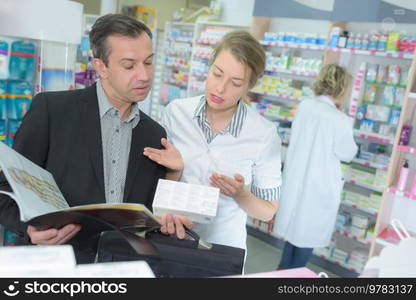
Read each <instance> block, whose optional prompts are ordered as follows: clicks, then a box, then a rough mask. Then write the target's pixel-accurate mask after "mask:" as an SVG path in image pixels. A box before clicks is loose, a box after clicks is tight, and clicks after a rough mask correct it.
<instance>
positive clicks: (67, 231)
mask: <svg viewBox="0 0 416 300" xmlns="http://www.w3.org/2000/svg"><path fill="white" fill-rule="evenodd" d="M80 230H81V226H80V225H76V224H68V225H65V226H64V227H62V228H61V229H55V228H51V229H47V230H38V229H36V228H35V227H33V226H31V225H29V226H28V227H27V234H28V235H29V237H30V241H31V242H32V244H36V245H61V244H64V243H65V242H66V241H68V240H70V239H71V238H72V237H73V236H74V235H76V234H77V233H78V232H79V231H80Z"/></svg>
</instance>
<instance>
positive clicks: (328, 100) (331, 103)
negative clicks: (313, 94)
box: [317, 95, 337, 108]
mask: <svg viewBox="0 0 416 300" xmlns="http://www.w3.org/2000/svg"><path fill="white" fill-rule="evenodd" d="M317 99H318V101H321V102H324V103H327V104H329V105H331V106H332V107H334V108H337V107H336V105H335V103H334V101H332V100H331V98H329V97H328V96H324V95H322V96H318V97H317Z"/></svg>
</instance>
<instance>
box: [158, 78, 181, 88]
mask: <svg viewBox="0 0 416 300" xmlns="http://www.w3.org/2000/svg"><path fill="white" fill-rule="evenodd" d="M162 82H163V83H164V84H170V85H174V86H177V87H180V88H185V89H186V83H185V84H183V83H181V82H179V81H173V80H172V81H171V80H162Z"/></svg>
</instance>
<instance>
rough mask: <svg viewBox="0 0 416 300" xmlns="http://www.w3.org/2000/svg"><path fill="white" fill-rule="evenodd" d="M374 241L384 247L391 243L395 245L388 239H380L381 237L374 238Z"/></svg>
mask: <svg viewBox="0 0 416 300" xmlns="http://www.w3.org/2000/svg"><path fill="white" fill-rule="evenodd" d="M376 243H377V244H379V245H381V246H384V247H386V246H391V245H396V244H394V243H391V242H389V241H386V240H385V239H382V238H377V239H376Z"/></svg>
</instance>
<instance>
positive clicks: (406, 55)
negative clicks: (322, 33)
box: [328, 48, 413, 59]
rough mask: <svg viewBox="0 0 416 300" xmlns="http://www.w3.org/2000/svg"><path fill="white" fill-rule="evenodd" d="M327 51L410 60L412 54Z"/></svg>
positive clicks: (340, 49)
mask: <svg viewBox="0 0 416 300" xmlns="http://www.w3.org/2000/svg"><path fill="white" fill-rule="evenodd" d="M328 50H329V51H333V52H342V53H349V54H356V55H368V56H378V57H387V58H399V59H412V58H413V53H408V52H400V51H375V50H359V49H346V48H328Z"/></svg>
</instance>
